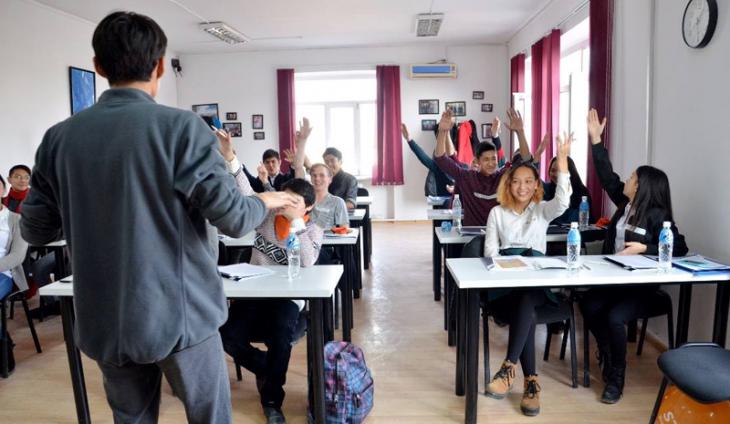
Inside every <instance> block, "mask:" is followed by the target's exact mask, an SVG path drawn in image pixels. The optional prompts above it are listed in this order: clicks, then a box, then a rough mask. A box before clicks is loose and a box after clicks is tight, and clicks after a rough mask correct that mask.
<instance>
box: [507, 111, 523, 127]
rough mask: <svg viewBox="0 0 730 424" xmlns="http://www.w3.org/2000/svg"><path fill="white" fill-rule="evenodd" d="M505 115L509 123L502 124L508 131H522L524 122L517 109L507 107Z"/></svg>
mask: <svg viewBox="0 0 730 424" xmlns="http://www.w3.org/2000/svg"><path fill="white" fill-rule="evenodd" d="M507 117H508V118H509V124H507V123H505V124H504V126H505V127H507V129H508V130H510V131H515V132H522V131H524V130H525V124H524V123H523V122H522V115H521V114H520V112H519V111H516V110H514V109H512V108H509V109H507Z"/></svg>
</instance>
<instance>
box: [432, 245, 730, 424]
mask: <svg viewBox="0 0 730 424" xmlns="http://www.w3.org/2000/svg"><path fill="white" fill-rule="evenodd" d="M581 259H582V262H583V263H584V264H585V265H587V266H589V267H590V270H580V271H579V272H577V273H570V272H568V271H566V270H541V271H533V270H526V271H487V269H486V267H485V265H484V262H482V260H481V258H454V259H447V260H446V266H447V267H448V269H449V271H450V272H451V274H452V275H453V278H454V280H455V282H456V285H457V286H458V287H459V290H458V296H459V300H458V302H455V303H456V304H459V305H462V306H465V308H463V309H465V310H464V311H463V312H459V313H457V315H458V334H459V337H458V339H459V340H458V343H457V344H458V346H457V358H456V362H457V367H456V392H457V394H462V393H464V392H465V394H466V405H465V422H466V423H467V424H474V423H476V413H477V397H478V393H477V391H478V390H477V385H478V382H477V381H478V375H477V374H478V367H479V366H478V356H479V291H480V290H482V289H498V288H513V287H522V288H527V287H586V286H606V285H619V286H620V285H627V286H628V285H642V284H679V285H680V297H679V310H678V313H677V331H676V336H675V340H676V345H678V346H679V345H681V344H683V343H686V341H687V331H688V328H689V312H690V303H691V299H692V285H693V284H697V283H715V284H717V296H716V302H715V319H714V323H713V341H714V342H716V343H718V344H721V345H723V344H724V343H725V340H724V339H725V334H726V331H727V320H728V298H730V283H728V281H730V273H729V274H718V275H702V276H696V275H693V274H691V273H688V272H685V271H681V270H679V269H672V270H670V271H668V272H658V271H656V270H648V271H627V270H624V269H623V268H621V267H619V266H617V265H614V264H611V263H609V262H606V261H605V260H604V259H603V256H602V255H593V256H588V255H586V256H583V257H582V258H581Z"/></svg>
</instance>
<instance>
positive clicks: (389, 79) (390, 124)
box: [372, 65, 403, 185]
mask: <svg viewBox="0 0 730 424" xmlns="http://www.w3.org/2000/svg"><path fill="white" fill-rule="evenodd" d="M375 77H376V79H377V96H376V109H377V111H376V113H377V119H378V128H377V137H378V139H377V145H376V146H375V161H374V163H373V179H372V184H373V185H403V150H402V146H403V143H402V142H401V134H400V125H401V114H400V66H383V65H380V66H377V67H376V70H375Z"/></svg>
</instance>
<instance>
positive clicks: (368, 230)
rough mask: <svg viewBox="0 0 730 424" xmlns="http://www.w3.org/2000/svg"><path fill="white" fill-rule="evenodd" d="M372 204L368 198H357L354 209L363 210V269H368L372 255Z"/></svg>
mask: <svg viewBox="0 0 730 424" xmlns="http://www.w3.org/2000/svg"><path fill="white" fill-rule="evenodd" d="M372 204H373V198H372V197H370V196H357V201H356V205H355V207H356V208H358V209H364V210H365V219H364V220H363V234H362V245H363V249H362V254H363V262H364V263H363V267H364V268H365V269H370V256H371V255H372V253H373V227H372V222H371V221H370V205H372Z"/></svg>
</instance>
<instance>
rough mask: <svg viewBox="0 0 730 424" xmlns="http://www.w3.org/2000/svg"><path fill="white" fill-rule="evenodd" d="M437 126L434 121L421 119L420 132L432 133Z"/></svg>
mask: <svg viewBox="0 0 730 424" xmlns="http://www.w3.org/2000/svg"><path fill="white" fill-rule="evenodd" d="M437 126H438V123H437V122H436V120H435V119H422V120H421V131H433V130H434V129H435V128H436V127H437Z"/></svg>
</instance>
